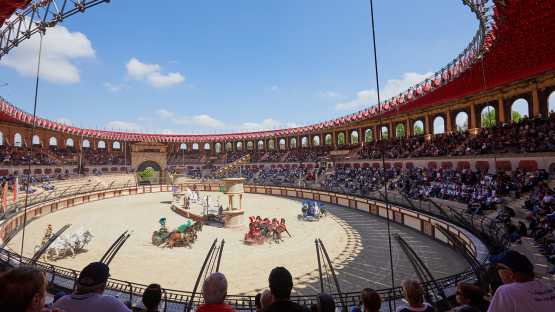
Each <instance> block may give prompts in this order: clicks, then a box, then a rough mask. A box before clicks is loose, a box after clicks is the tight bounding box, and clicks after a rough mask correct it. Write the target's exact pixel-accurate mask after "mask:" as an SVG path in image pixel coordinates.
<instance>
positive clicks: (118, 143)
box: [112, 141, 121, 150]
mask: <svg viewBox="0 0 555 312" xmlns="http://www.w3.org/2000/svg"><path fill="white" fill-rule="evenodd" d="M112 149H115V150H120V149H121V143H120V142H118V141H114V142H112Z"/></svg>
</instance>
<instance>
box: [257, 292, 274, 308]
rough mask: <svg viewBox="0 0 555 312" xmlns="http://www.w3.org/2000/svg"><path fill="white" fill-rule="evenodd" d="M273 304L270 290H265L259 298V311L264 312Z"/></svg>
mask: <svg viewBox="0 0 555 312" xmlns="http://www.w3.org/2000/svg"><path fill="white" fill-rule="evenodd" d="M272 303H273V298H272V292H270V290H268V289H265V290H264V291H263V292H262V295H261V296H260V307H261V309H262V310H261V311H265V310H267V309H268V307H269V306H271V305H272Z"/></svg>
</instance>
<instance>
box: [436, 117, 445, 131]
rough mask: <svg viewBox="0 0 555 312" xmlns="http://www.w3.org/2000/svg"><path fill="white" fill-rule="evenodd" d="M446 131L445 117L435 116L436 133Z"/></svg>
mask: <svg viewBox="0 0 555 312" xmlns="http://www.w3.org/2000/svg"><path fill="white" fill-rule="evenodd" d="M442 133H445V118H443V116H437V117H436V118H434V134H442Z"/></svg>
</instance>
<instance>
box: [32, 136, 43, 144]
mask: <svg viewBox="0 0 555 312" xmlns="http://www.w3.org/2000/svg"><path fill="white" fill-rule="evenodd" d="M31 142H32V144H33V145H41V144H40V137H39V136H38V135H36V134H35V135H33V139H32V140H31Z"/></svg>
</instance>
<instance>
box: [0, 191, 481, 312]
mask: <svg viewBox="0 0 555 312" xmlns="http://www.w3.org/2000/svg"><path fill="white" fill-rule="evenodd" d="M220 186H222V184H221V183H218V182H214V183H190V184H181V185H179V186H178V187H179V188H181V189H182V190H185V188H187V187H188V188H190V189H193V190H198V191H214V190H219V189H220ZM171 191H172V186H171V185H146V186H133V187H119V188H110V189H104V190H99V191H94V192H89V193H85V194H76V195H68V196H65V197H60V198H56V199H51V200H48V201H45V202H41V203H37V204H34V205H32V206H30V207H28V209H27V224H28V223H29V222H32V221H33V220H34V219H37V218H40V217H41V216H44V215H47V214H49V213H52V212H55V211H58V210H62V209H67V208H70V207H73V206H76V205H80V204H84V203H88V202H92V201H97V200H103V199H109V198H114V197H120V196H129V195H137V194H146V193H158V192H171ZM245 192H247V193H253V194H264V195H273V196H283V197H293V198H297V199H305V198H310V199H314V200H317V201H322V202H326V203H329V204H334V205H340V206H345V207H347V208H351V209H359V210H362V211H365V212H368V213H369V214H371V215H374V216H380V217H383V218H386V217H387V216H388V211H387V209H386V205H385V204H384V203H381V202H379V201H376V200H370V199H366V198H361V197H356V196H350V195H345V194H339V193H333V192H325V191H319V190H310V189H300V188H288V187H277V186H254V185H245ZM389 219H390V220H391V221H392V222H395V223H399V224H402V225H405V226H407V227H409V228H412V229H414V230H417V231H419V232H421V233H423V234H425V235H427V236H429V237H431V238H433V239H435V240H438V241H440V242H443V243H447V244H450V245H452V244H451V243H450V242H449V241H448V240H447V238H446V237H445V236H443V235H442V234H441V233H440V231H437V230H436V228H437V227H443V228H445V229H447V230H448V231H449V232H451V233H452V234H454V235H455V236H457V237H459V238H460V239H461V240H462V241H463V242H464V244H465V246H466V248H467V249H468V251H470V252H471V253H472V254H473V255H474V256H475V257H476V258H477V259H479V260H480V261H484V260H485V258H486V257H487V255H488V250H487V247H486V246H485V245H484V244H483V243H482V242H481V241H480V240H479V239H478V238H477V237H475V236H474V235H473V234H471V233H470V232H468V231H466V230H465V229H462V228H460V227H458V226H455V225H453V224H450V223H449V222H446V221H443V220H441V219H439V218H436V217H434V216H431V215H428V214H425V213H420V212H416V211H411V210H410V209H407V208H403V207H400V206H396V205H391V206H390V210H389ZM23 220H24V212H23V211H19V212H17V213H14V214H12V215H11V216H10V217H9V218H8V219H6V220H4V221H0V222H1V223H0V244H2V243H3V242H4V240H5V239H7V238H9V237H12V235H14V233H17V232H18V231H19V230H21V228H22V225H23ZM0 261H3V262H4V263H7V264H10V265H20V264H30V263H32V262H31V259H29V258H26V257H23V256H21V255H19V254H17V253H14V252H11V251H8V250H6V249H4V248H0ZM32 264H33V265H37V266H39V267H41V268H42V269H44V270H45V271H46V272H47V276H48V278H49V282H50V285H54V286H55V287H58V288H63V289H66V290H73V289H74V288H75V281H76V279H77V277H78V275H79V271H76V270H73V269H67V268H63V267H59V266H55V265H52V264H49V263H45V262H40V261H38V262H33V263H32ZM474 279H475V275H474V272H472V271H471V270H468V271H465V272H461V273H458V274H454V275H451V276H448V277H445V278H441V279H437V280H436V281H434V283H424V287H426V289H428V290H431V289H433V288H435V287H436V285H437V287H440V288H442V289H443V290H447V291H446V292H447V293H449V290H452V289H454V287H455V286H456V284H457V283H458V282H461V281H472V280H474ZM107 288H108V290H107V293H109V294H113V295H116V296H117V297H118V298H120V300H123V301H130V302H132V303H138V302H139V301H140V299H141V295H142V292H143V291H144V289H145V288H146V285H143V284H137V283H133V282H129V281H121V280H117V279H110V281H109V283H108V287H107ZM379 293H380V294H381V296H382V299H383V300H384V302H387V301H391V300H395V301H397V300H400V299H401V298H402V293H401V289H400V288H399V287H396V288H390V289H382V290H379ZM332 295H333V296H334V298H335V302H337V303H339V302H341V300H340V298H339V295H338V294H332ZM359 295H360V294H359V292H353V293H343V295H342V296H343V300H344V302H346V304H347V305H349V306H352V305H355V304H357V303H358V301H359ZM190 296H191V292H188V291H180V290H172V289H164V295H163V297H164V299H163V301H164V303H165V307H166V308H165V310H167V311H183V307H184V304H185V303H187V302H188V301H189V299H190ZM200 300H201V298H200V296H196V298H195V304H200V303H201V302H200ZM292 300H294V301H296V302H298V303H300V304H303V305H308V306H310V305H311V304H313V303H317V302H318V298H317V295H316V294H315V295H314V296H293V297H292ZM227 302H228V303H230V304H231V305H233V306H234V307H236V309H238V310H245V311H254V296H234V295H228V296H227Z"/></svg>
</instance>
